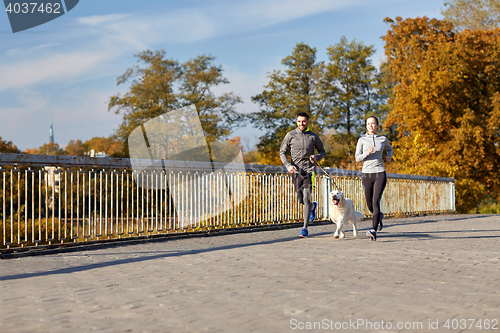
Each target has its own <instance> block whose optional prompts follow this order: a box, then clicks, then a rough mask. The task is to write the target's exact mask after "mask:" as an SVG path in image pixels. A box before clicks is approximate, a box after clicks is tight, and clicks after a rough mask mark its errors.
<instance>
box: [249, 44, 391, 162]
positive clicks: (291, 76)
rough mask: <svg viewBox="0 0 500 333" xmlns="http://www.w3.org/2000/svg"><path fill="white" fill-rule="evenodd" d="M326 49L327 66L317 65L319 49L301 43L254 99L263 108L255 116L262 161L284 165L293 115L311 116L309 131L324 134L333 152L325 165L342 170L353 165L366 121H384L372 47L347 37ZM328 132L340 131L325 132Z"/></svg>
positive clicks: (380, 80)
mask: <svg viewBox="0 0 500 333" xmlns="http://www.w3.org/2000/svg"><path fill="white" fill-rule="evenodd" d="M327 51H328V55H329V62H328V63H326V64H325V63H323V62H317V61H316V49H315V48H311V47H310V46H308V45H306V44H304V43H299V44H297V45H296V47H295V48H294V50H293V53H292V54H291V55H290V56H288V57H286V58H284V59H283V60H282V64H283V65H284V66H285V69H284V70H283V71H282V70H275V71H273V72H272V73H271V74H270V75H269V76H268V77H269V83H268V84H267V85H266V86H265V90H264V91H263V92H262V93H261V94H259V95H256V96H254V97H252V101H253V102H255V103H258V104H259V107H260V110H259V111H258V112H255V113H253V114H252V115H251V118H252V120H253V123H254V125H255V126H257V127H259V128H260V129H263V130H265V131H266V133H265V134H264V136H262V137H261V138H260V142H259V144H258V145H257V148H258V152H259V155H260V158H261V162H263V163H269V164H281V161H280V159H279V156H278V153H277V152H278V150H279V146H280V144H281V142H282V141H283V138H284V137H285V135H286V133H287V132H289V131H290V130H293V129H294V128H295V127H296V125H295V116H296V114H297V113H298V112H300V111H305V112H308V113H309V114H310V116H311V129H312V130H313V131H315V132H316V133H318V134H319V135H322V137H323V138H324V140H323V142H324V143H325V146H326V148H327V149H328V148H331V149H332V150H334V151H335V154H331V153H330V152H328V151H327V158H326V159H325V161H324V163H328V164H330V165H331V164H332V163H333V164H334V165H337V166H339V165H342V166H344V167H345V166H347V165H348V164H350V163H352V162H353V160H352V159H351V158H350V157H351V155H352V154H353V153H354V147H355V144H356V139H357V137H356V136H355V134H358V133H360V132H362V131H363V130H364V118H365V117H366V116H367V115H377V116H381V115H382V116H384V117H385V114H386V112H387V111H388V109H387V108H384V107H382V106H383V105H385V103H386V102H387V98H388V95H387V91H386V90H387V89H386V82H385V81H384V80H385V76H384V75H383V74H384V73H381V72H380V73H379V72H378V71H377V69H376V68H375V67H374V66H373V65H372V64H371V61H370V60H369V57H370V56H371V55H372V54H373V53H374V49H373V46H365V45H364V44H363V43H361V42H356V41H353V42H351V43H348V42H347V40H346V39H345V37H343V38H342V39H341V41H340V43H338V44H336V45H332V46H330V47H329V48H328V49H327ZM382 88H384V89H386V90H382ZM384 112H385V113H384ZM329 129H336V130H337V131H336V132H331V131H330V132H328V134H327V133H326V132H325V131H327V130H329ZM323 134H327V135H323Z"/></svg>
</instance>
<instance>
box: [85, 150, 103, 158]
mask: <svg viewBox="0 0 500 333" xmlns="http://www.w3.org/2000/svg"><path fill="white" fill-rule="evenodd" d="M83 155H85V156H90V157H109V155H108V154H106V153H105V152H103V151H100V152H96V151H95V149H91V150H90V151H89V152H85V153H83Z"/></svg>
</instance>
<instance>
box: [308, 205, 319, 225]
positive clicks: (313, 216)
mask: <svg viewBox="0 0 500 333" xmlns="http://www.w3.org/2000/svg"><path fill="white" fill-rule="evenodd" d="M316 208H318V203H317V202H316V201H313V202H312V208H311V215H310V216H309V221H314V220H315V219H316Z"/></svg>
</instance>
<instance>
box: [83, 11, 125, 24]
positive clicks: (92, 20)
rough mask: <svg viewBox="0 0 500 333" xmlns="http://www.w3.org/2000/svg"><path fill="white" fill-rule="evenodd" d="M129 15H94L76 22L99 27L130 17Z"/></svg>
mask: <svg viewBox="0 0 500 333" xmlns="http://www.w3.org/2000/svg"><path fill="white" fill-rule="evenodd" d="M129 16H130V15H127V14H111V15H94V16H86V17H81V18H78V19H77V20H76V21H77V22H80V23H82V24H87V25H93V26H95V25H99V24H102V23H108V22H112V21H118V20H121V19H124V18H126V17H129Z"/></svg>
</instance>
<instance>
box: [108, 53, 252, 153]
mask: <svg viewBox="0 0 500 333" xmlns="http://www.w3.org/2000/svg"><path fill="white" fill-rule="evenodd" d="M165 55H166V52H165V51H164V50H161V51H154V52H153V51H151V50H146V51H143V52H140V53H139V54H137V55H136V57H137V58H138V59H139V60H138V61H139V63H142V64H144V67H140V66H138V65H137V66H134V67H132V68H129V69H127V70H126V71H125V73H124V74H123V75H122V76H120V77H119V78H118V81H117V83H118V85H120V84H124V83H126V82H130V83H131V85H130V88H129V91H128V92H127V93H126V94H125V95H124V96H120V95H114V96H111V98H110V101H109V104H108V110H110V111H114V112H115V113H117V114H119V113H121V114H123V121H122V123H121V125H120V126H119V127H118V129H117V130H116V132H115V136H116V138H118V139H120V140H122V141H123V142H124V144H125V145H126V144H127V138H128V136H129V134H130V133H131V132H132V131H133V130H134V129H135V128H137V127H138V126H140V125H141V124H143V123H144V122H146V121H147V120H149V119H152V118H155V117H157V116H160V115H161V114H164V113H166V112H168V111H172V110H175V109H178V108H182V107H185V106H188V105H192V104H194V105H195V106H196V109H197V112H198V115H199V118H200V121H201V125H202V129H203V130H204V132H205V136H206V139H207V141H209V142H213V141H217V140H219V139H221V138H224V137H227V135H229V134H230V132H231V131H232V129H233V128H234V127H236V126H239V125H242V124H243V123H244V117H243V116H242V115H241V114H239V113H238V112H237V111H236V109H235V105H236V104H238V103H241V98H240V97H239V96H236V95H234V94H233V93H224V94H221V95H220V96H217V95H215V93H214V92H213V89H214V88H215V87H217V86H219V85H221V84H227V83H229V81H228V80H227V79H226V78H225V77H223V75H222V71H223V70H222V66H217V65H215V64H214V60H215V57H213V56H206V55H201V56H198V57H196V58H194V59H191V60H189V61H186V62H185V63H183V64H180V63H179V62H178V61H177V60H173V59H166V58H165ZM124 149H125V150H126V151H127V150H128V149H127V148H126V147H124Z"/></svg>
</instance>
